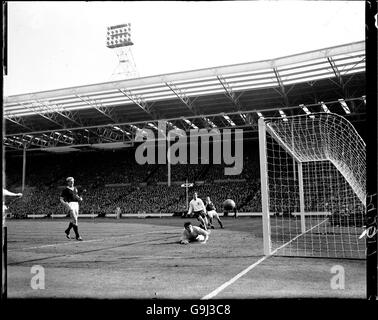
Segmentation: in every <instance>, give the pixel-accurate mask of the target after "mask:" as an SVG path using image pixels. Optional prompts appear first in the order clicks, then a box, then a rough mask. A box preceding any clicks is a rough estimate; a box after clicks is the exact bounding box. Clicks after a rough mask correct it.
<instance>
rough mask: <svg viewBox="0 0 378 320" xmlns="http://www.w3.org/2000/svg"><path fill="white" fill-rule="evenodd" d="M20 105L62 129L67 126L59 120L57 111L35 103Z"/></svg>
mask: <svg viewBox="0 0 378 320" xmlns="http://www.w3.org/2000/svg"><path fill="white" fill-rule="evenodd" d="M19 105H21V106H23V107H25V108H27V109H29V110H31V111H33V112H34V113H36V114H38V115H39V116H41V117H42V118H45V119H46V120H49V121H50V122H52V123H55V124H56V125H57V126H59V127H60V128H65V127H66V124H65V123H64V122H62V121H60V120H59V118H58V117H57V113H56V110H53V109H51V108H49V107H48V106H46V105H44V104H42V103H40V102H37V101H35V102H33V103H32V104H31V105H26V104H23V103H21V102H20V103H19Z"/></svg>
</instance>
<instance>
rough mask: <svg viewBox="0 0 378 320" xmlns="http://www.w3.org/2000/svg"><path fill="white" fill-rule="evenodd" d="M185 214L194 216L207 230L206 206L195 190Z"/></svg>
mask: <svg viewBox="0 0 378 320" xmlns="http://www.w3.org/2000/svg"><path fill="white" fill-rule="evenodd" d="M187 215H188V216H193V217H195V218H196V219H197V220H198V221H199V222H200V223H201V226H202V227H203V228H204V229H205V230H207V224H208V221H207V218H206V207H205V204H204V203H203V201H202V199H200V198H198V197H197V192H194V193H193V199H192V200H191V201H190V202H189V211H188V214H187Z"/></svg>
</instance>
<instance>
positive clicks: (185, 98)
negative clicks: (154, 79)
mask: <svg viewBox="0 0 378 320" xmlns="http://www.w3.org/2000/svg"><path fill="white" fill-rule="evenodd" d="M165 85H166V86H167V87H168V88H169V89H171V91H172V92H173V93H174V94H175V95H176V96H177V98H179V99H180V100H181V101H182V102H183V103H184V104H185V105H186V106H187V108H188V109H189V110H190V111H191V112H193V113H194V114H195V111H194V108H193V103H192V102H191V101H190V99H189V98H188V96H187V95H186V94H185V93H184V92H183V91H182V90H181V89H180V88H178V87H177V86H176V85H175V84H174V83H173V82H171V83H168V82H166V83H165Z"/></svg>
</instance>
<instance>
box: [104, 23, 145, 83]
mask: <svg viewBox="0 0 378 320" xmlns="http://www.w3.org/2000/svg"><path fill="white" fill-rule="evenodd" d="M130 31H131V24H130V23H126V24H119V25H116V26H111V27H108V32H107V37H106V46H107V47H108V48H110V49H114V50H115V52H116V54H117V57H118V65H117V67H116V68H115V69H114V71H113V74H112V78H113V79H115V78H118V79H125V78H135V77H138V76H139V75H138V72H137V69H136V65H135V62H134V58H133V54H132V52H131V46H132V45H133V44H134V43H132V42H131V34H130Z"/></svg>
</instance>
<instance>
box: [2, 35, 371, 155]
mask: <svg viewBox="0 0 378 320" xmlns="http://www.w3.org/2000/svg"><path fill="white" fill-rule="evenodd" d="M364 95H365V42H364V41H362V42H355V43H350V44H346V45H341V46H337V47H331V48H325V49H319V50H316V51H311V52H306V53H301V54H296V55H291V56H286V57H281V58H277V59H272V60H264V61H257V62H250V63H242V64H234V65H227V66H221V67H214V68H206V69H199V70H192V71H185V72H177V73H170V74H164V75H156V76H150V77H141V78H134V79H126V80H120V81H112V82H105V83H100V84H93V85H87V86H79V87H71V88H64V89H58V90H51V91H43V92H35V93H28V94H21V95H14V96H8V97H5V99H4V108H3V112H4V114H3V117H4V121H5V128H6V131H5V136H4V139H3V143H4V145H5V146H6V147H7V150H10V149H23V148H27V149H30V150H34V149H42V150H49V151H67V150H70V149H71V150H79V149H80V148H82V147H88V146H89V147H91V148H93V147H99V148H107V147H110V148H117V147H124V146H129V145H132V144H133V141H134V138H135V134H136V132H137V131H139V130H143V129H144V128H149V129H152V130H157V129H156V127H157V126H158V121H159V120H165V123H167V126H168V129H172V128H180V129H183V130H189V129H193V128H208V129H210V128H220V129H221V128H225V127H231V128H239V127H241V128H244V130H245V131H247V132H248V131H250V132H251V133H252V134H253V133H255V132H256V124H257V119H258V118H259V117H260V116H264V117H270V116H280V115H281V116H282V115H283V114H284V115H293V114H301V113H310V112H320V111H330V112H334V113H339V114H343V115H346V116H348V117H351V118H353V117H354V118H353V119H356V117H357V118H358V117H359V116H360V115H361V114H364V112H365V108H364V105H365V96H364Z"/></svg>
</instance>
